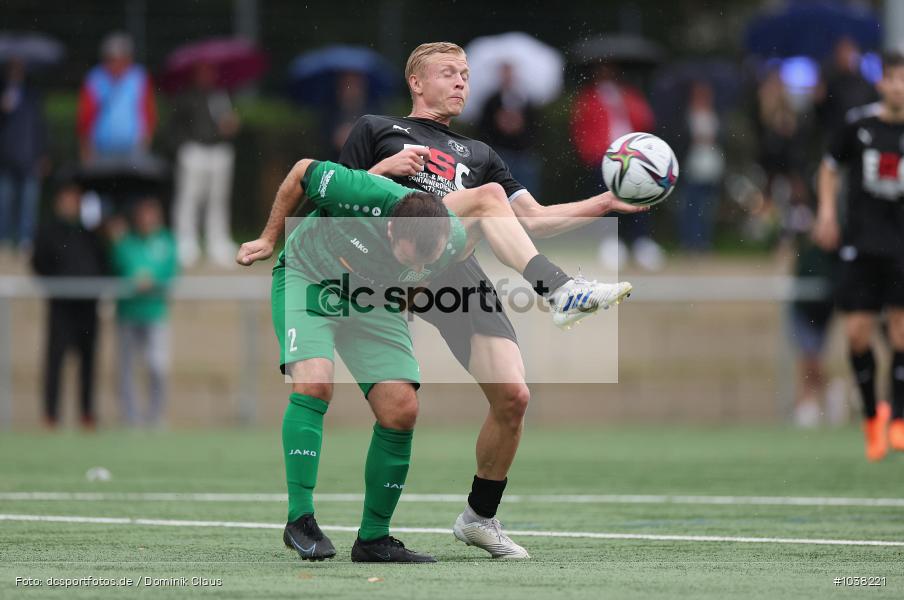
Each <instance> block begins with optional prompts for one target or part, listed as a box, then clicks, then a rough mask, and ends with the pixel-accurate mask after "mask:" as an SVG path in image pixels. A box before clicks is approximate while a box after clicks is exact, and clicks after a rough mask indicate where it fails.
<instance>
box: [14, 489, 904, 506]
mask: <svg viewBox="0 0 904 600" xmlns="http://www.w3.org/2000/svg"><path fill="white" fill-rule="evenodd" d="M315 497H316V499H317V500H318V501H320V502H363V501H364V495H363V494H315ZM2 500H7V501H23V500H48V501H56V500H61V501H69V502H73V501H78V502H101V501H116V502H122V501H130V502H286V501H287V498H286V495H285V494H254V493H245V494H243V493H180V492H0V501H2ZM466 500H467V496H465V495H464V494H403V495H402V497H401V500H400V501H401V502H414V503H418V502H425V503H426V502H448V503H462V502H465V501H466ZM505 502H506V504H511V503H526V504H530V503H537V504H703V505H747V506H854V507H893V508H904V498H844V497H831V496H830V497H819V496H677V495H646V494H509V495H506V496H505Z"/></svg>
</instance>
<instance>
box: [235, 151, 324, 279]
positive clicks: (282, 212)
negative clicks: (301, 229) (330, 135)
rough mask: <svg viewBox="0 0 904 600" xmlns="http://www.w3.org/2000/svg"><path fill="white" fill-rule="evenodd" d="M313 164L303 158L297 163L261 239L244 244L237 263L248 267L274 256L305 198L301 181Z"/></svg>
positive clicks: (277, 199) (268, 219)
mask: <svg viewBox="0 0 904 600" xmlns="http://www.w3.org/2000/svg"><path fill="white" fill-rule="evenodd" d="M313 162H314V160H313V159H310V158H303V159H301V160H300V161H298V162H297V163H295V165H294V166H293V167H292V170H290V171H289V174H288V175H286V178H285V179H284V180H283V182H282V183H281V184H280V185H279V189H278V190H277V191H276V198H275V199H274V200H273V206H272V208H270V216H269V218H267V224H266V225H265V226H264V230H263V231H262V232H261V235H260V237H259V238H258V239H256V240H253V241H250V242H245V243H244V244H242V246H241V247H240V248H239V252H238V255H237V256H236V259H235V260H236V262H237V263H239V264H240V265H243V266H248V265H251V264H253V263H254V262H256V261H259V260H265V259H267V258H270V256H271V255H272V254H273V247H274V246H275V245H276V241H277V240H278V239H279V236H280V234H281V233H282V231H283V228H284V227H285V221H286V218H287V217H289V215H291V214H292V213H294V212H295V209H297V208H298V204H299V203H300V202H301V199H302V197H303V196H304V190H303V189H302V187H301V181H302V179H303V178H304V175H305V173H307V170H308V168H309V167H310V166H311V163H313Z"/></svg>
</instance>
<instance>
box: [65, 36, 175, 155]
mask: <svg viewBox="0 0 904 600" xmlns="http://www.w3.org/2000/svg"><path fill="white" fill-rule="evenodd" d="M101 59H102V61H103V62H102V63H101V64H100V65H98V66H96V67H94V68H93V69H91V70H90V71H89V72H88V75H87V76H86V77H85V80H84V83H83V84H82V90H81V94H80V96H79V103H78V135H79V143H80V151H81V159H82V162H84V163H88V162H92V161H94V160H96V159H98V158H126V159H127V158H129V157H134V156H135V155H138V154H142V153H145V152H147V151H148V149H149V148H150V145H151V140H152V138H153V134H154V128H155V127H156V125H157V106H156V101H155V100H154V88H153V85H152V84H151V79H150V77H149V76H148V74H147V72H146V71H145V70H144V67H142V66H141V65H136V64H134V63H133V62H132V39H131V38H130V37H129V36H128V35H126V34H124V33H113V34H110V35H109V36H107V38H106V39H105V40H104V41H103V44H102V45H101Z"/></svg>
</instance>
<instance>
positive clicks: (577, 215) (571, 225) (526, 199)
mask: <svg viewBox="0 0 904 600" xmlns="http://www.w3.org/2000/svg"><path fill="white" fill-rule="evenodd" d="M511 204H512V210H513V211H514V212H515V215H517V216H518V218H519V220H520V221H521V224H522V225H523V226H524V229H526V230H527V232H528V233H529V234H530V235H532V236H533V237H539V238H544V237H552V236H555V235H559V234H560V233H565V232H566V231H571V230H573V229H578V228H579V227H583V226H584V225H587V224H588V223H591V222H592V219H591V218H590V217H602V216H604V215H607V214H609V213H610V212H613V211H617V212H620V213H623V214H631V213H638V212H645V211H647V210H649V207H648V206H636V205H634V204H628V203H627V202H624V201H622V200H619V199H618V198H616V197H615V194H613V193H612V192H603V193H602V194H597V195H596V196H591V197H590V198H587V199H586V200H578V201H576V202H567V203H565V204H553V205H551V206H543V205H542V204H540V203H539V202H537V200H536V198H534V197H533V195H532V194H531V193H530V192H526V193H523V194H518V196H516V197H515V199H514V200H512V203H511Z"/></svg>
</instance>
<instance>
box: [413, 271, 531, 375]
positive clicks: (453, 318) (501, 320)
mask: <svg viewBox="0 0 904 600" xmlns="http://www.w3.org/2000/svg"><path fill="white" fill-rule="evenodd" d="M481 282H483V285H482V286H481ZM444 287H452V288H454V289H456V290H463V289H466V288H473V289H475V290H477V294H478V295H477V296H475V300H476V298H478V297H479V298H480V299H481V300H480V302H477V301H474V302H469V303H468V310H467V311H464V310H456V311H454V312H442V311H439V310H430V311H426V312H419V313H417V314H418V316H419V317H421V318H422V319H424V320H425V321H427V322H428V323H430V324H431V325H433V326H434V327H436V328H437V329H439V332H440V334H441V335H442V336H443V339H444V340H446V345H448V346H449V349H450V350H452V354H454V355H455V358H456V359H457V360H458V362H459V363H461V366H463V367H464V368H465V369H467V368H468V362H470V359H471V337H472V336H473V335H474V334H475V333H480V334H482V335H488V336H493V337H501V338H506V339H509V340H512V341H513V342H515V343H516V344H517V343H518V338H517V336H516V335H515V328H514V327H513V326H512V322H511V321H509V318H508V315H506V314H505V311H504V310H503V308H502V303H501V302H500V301H499V297H498V296H497V295H496V288H495V287H493V282H492V280H491V279H490V278H489V276H488V275H487V274H486V273H484V271H483V268H482V267H481V266H480V263H478V262H477V259H476V258H474V255H471V256H469V257H468V259H467V260H465V261H463V262H460V263H456V264H454V265H452V266H451V267H449V268H448V269H446V270H445V271H443V272H442V273H441V274H440V275H439V277H438V278H437V279H435V280H433V281H432V282H431V283H430V289H431V291H433V292H434V293H436V292H437V290H439V289H440V288H444ZM481 289H482V290H484V292H480V290H481ZM481 307H489V308H490V310H483V309H482V308H481Z"/></svg>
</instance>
